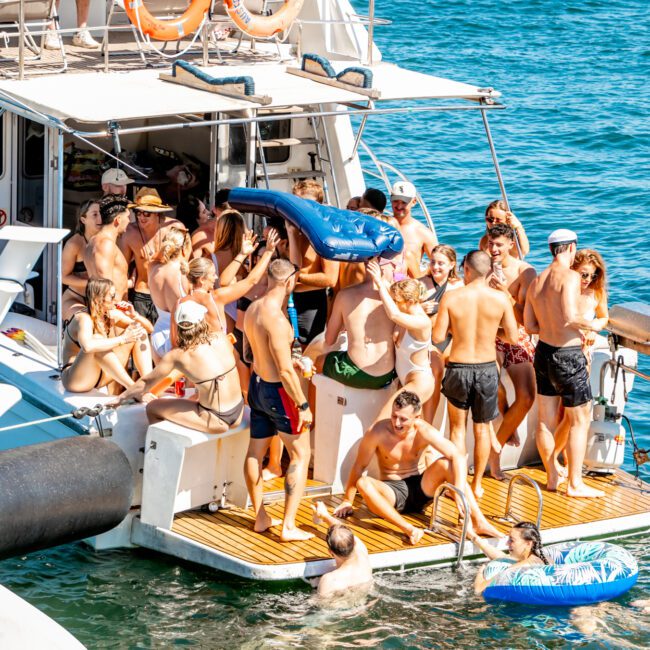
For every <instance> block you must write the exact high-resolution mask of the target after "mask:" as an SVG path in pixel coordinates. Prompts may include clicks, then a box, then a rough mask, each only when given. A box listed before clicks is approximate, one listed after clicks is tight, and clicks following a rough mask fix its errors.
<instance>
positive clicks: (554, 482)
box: [546, 472, 566, 492]
mask: <svg viewBox="0 0 650 650" xmlns="http://www.w3.org/2000/svg"><path fill="white" fill-rule="evenodd" d="M564 482H566V477H565V476H561V475H560V474H558V473H557V472H553V473H550V472H549V473H547V475H546V489H547V490H548V491H549V492H557V489H558V488H559V487H560V485H562V483H564Z"/></svg>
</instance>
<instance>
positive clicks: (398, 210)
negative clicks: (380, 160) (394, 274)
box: [390, 181, 438, 278]
mask: <svg viewBox="0 0 650 650" xmlns="http://www.w3.org/2000/svg"><path fill="white" fill-rule="evenodd" d="M416 196H417V192H416V191H415V186H414V185H413V183H409V182H408V181H397V183H395V184H394V185H393V187H392V189H391V193H390V202H391V205H392V207H393V216H394V217H395V218H396V219H397V221H398V223H399V229H400V232H401V233H402V237H403V238H404V253H405V255H406V261H407V264H408V269H409V273H410V275H411V276H412V277H414V278H418V277H420V276H421V275H422V274H421V273H420V262H421V261H422V255H423V253H424V252H426V254H427V255H428V256H429V258H431V254H432V250H433V247H434V246H435V245H436V244H437V243H438V241H437V239H436V236H435V235H434V234H433V233H432V232H431V230H429V229H428V228H427V227H426V226H425V225H423V224H421V223H420V222H419V221H418V220H417V219H414V218H413V217H412V216H411V209H412V208H413V206H414V205H415V203H416Z"/></svg>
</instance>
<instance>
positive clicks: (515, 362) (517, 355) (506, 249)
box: [487, 223, 537, 480]
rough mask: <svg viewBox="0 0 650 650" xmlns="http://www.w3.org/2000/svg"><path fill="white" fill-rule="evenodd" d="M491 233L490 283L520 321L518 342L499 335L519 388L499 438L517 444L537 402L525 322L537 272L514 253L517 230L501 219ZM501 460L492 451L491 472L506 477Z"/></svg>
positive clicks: (532, 353)
mask: <svg viewBox="0 0 650 650" xmlns="http://www.w3.org/2000/svg"><path fill="white" fill-rule="evenodd" d="M487 236H488V252H489V254H490V256H491V257H492V273H491V274H490V276H489V283H490V286H491V287H492V288H493V289H500V290H501V291H503V292H504V294H505V295H506V296H507V297H508V298H509V299H510V301H511V302H512V306H513V309H514V312H515V318H516V319H517V324H518V325H519V341H518V342H517V344H516V345H511V344H510V343H507V342H506V341H503V340H502V339H500V338H499V337H498V336H497V340H496V345H497V353H498V355H499V357H500V358H499V363H500V365H501V366H502V367H503V368H505V370H506V372H507V373H508V375H510V378H511V379H512V384H513V386H514V388H515V401H514V402H513V403H512V404H511V405H510V406H508V407H507V409H506V411H505V413H504V414H503V421H502V422H501V426H500V427H499V431H498V432H497V440H498V441H499V444H500V445H501V446H502V447H503V445H505V444H506V442H508V440H510V439H511V438H512V441H513V443H514V444H517V445H518V444H519V438H518V436H517V427H518V426H519V425H520V424H521V422H522V420H523V419H524V417H525V416H526V413H528V411H530V409H531V407H532V406H533V404H534V403H535V371H534V370H533V359H534V358H535V346H534V345H533V342H532V341H531V340H530V337H529V336H528V334H526V330H525V329H524V327H523V323H524V305H525V304H526V292H527V291H528V287H529V286H530V283H531V282H532V281H533V280H534V279H535V277H536V276H537V273H536V272H535V269H534V268H533V267H532V266H531V265H530V264H528V263H527V262H524V261H522V260H520V259H518V258H516V257H513V252H514V246H515V233H514V230H513V229H512V228H511V227H510V226H508V225H506V224H504V223H498V224H496V225H495V226H492V227H491V228H489V229H488V235H487ZM497 265H500V266H501V271H500V272H499V267H498V266H497ZM495 267H496V268H495ZM499 460H500V456H499V454H497V453H496V452H495V451H492V452H491V454H490V474H491V475H492V476H493V477H494V478H495V479H497V480H502V479H503V478H505V477H504V475H503V474H502V473H501V467H500V462H499Z"/></svg>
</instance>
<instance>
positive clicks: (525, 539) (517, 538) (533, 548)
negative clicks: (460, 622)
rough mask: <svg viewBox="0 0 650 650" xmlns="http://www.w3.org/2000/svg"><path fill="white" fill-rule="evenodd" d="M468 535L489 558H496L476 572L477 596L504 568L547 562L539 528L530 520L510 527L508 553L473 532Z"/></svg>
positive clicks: (545, 563)
mask: <svg viewBox="0 0 650 650" xmlns="http://www.w3.org/2000/svg"><path fill="white" fill-rule="evenodd" d="M469 537H470V539H471V540H472V541H473V542H474V544H476V546H478V547H479V548H480V549H481V550H482V551H483V553H485V555H487V556H488V557H489V558H490V560H496V562H494V563H493V562H488V564H486V565H485V566H484V567H482V568H481V570H480V571H479V572H478V574H477V576H476V579H475V580H474V591H475V593H476V595H477V596H478V595H481V594H482V593H483V592H484V591H485V590H486V588H487V587H488V586H489V585H490V583H491V582H493V581H494V580H495V579H496V577H497V576H498V575H499V574H500V573H501V571H503V570H505V569H510V568H515V567H523V566H534V565H540V564H541V565H548V564H549V561H548V559H547V557H546V555H545V554H544V550H543V549H542V536H541V535H540V533H539V529H538V528H537V526H535V524H533V523H531V522H530V521H520V522H519V523H518V524H515V525H514V526H513V527H512V528H511V529H510V534H509V535H508V540H507V541H506V546H507V547H508V551H509V555H508V554H506V553H504V552H503V551H499V550H498V549H496V548H494V546H491V545H490V544H488V543H487V542H485V541H484V540H483V539H481V538H480V537H479V536H478V535H476V534H475V533H474V534H469ZM499 569H500V570H499Z"/></svg>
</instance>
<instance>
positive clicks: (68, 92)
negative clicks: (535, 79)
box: [0, 61, 499, 123]
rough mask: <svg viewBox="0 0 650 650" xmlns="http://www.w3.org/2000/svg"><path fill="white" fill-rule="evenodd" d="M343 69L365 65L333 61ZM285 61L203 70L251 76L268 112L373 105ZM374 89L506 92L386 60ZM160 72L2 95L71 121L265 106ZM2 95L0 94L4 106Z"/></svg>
mask: <svg viewBox="0 0 650 650" xmlns="http://www.w3.org/2000/svg"><path fill="white" fill-rule="evenodd" d="M331 63H332V65H333V67H334V68H335V70H337V71H341V70H342V69H343V68H345V67H349V66H354V65H360V64H355V63H354V62H351V61H332V62H331ZM287 67H296V64H293V65H291V64H290V65H289V66H287V65H286V64H280V63H264V64H256V65H242V66H208V67H199V69H200V70H202V71H204V72H206V73H207V74H209V75H211V76H214V77H226V76H227V77H237V76H244V75H247V76H251V77H252V78H253V79H254V80H255V94H256V95H268V96H270V97H271V100H272V101H271V103H270V104H269V105H268V106H264V108H276V107H278V108H279V107H285V106H308V105H312V106H313V105H317V104H337V103H344V102H361V103H364V104H365V103H366V102H367V101H368V97H367V96H366V95H363V94H361V93H357V92H353V91H351V90H348V89H347V88H339V87H335V86H330V85H327V84H324V83H319V82H317V81H313V80H312V79H306V78H303V77H299V76H296V75H293V74H290V73H288V72H287V71H286V70H287ZM371 69H372V72H373V83H372V86H373V88H375V89H377V90H378V91H379V92H380V94H381V96H380V98H379V100H376V101H385V100H409V99H414V100H422V99H469V100H479V99H481V98H485V97H492V98H494V97H498V96H499V93H497V92H495V91H492V90H490V89H485V88H479V87H477V86H472V85H470V84H466V83H460V82H457V81H452V80H450V79H443V78H441V77H434V76H431V75H427V74H423V73H421V72H415V71H412V70H407V69H405V68H401V67H399V66H397V65H394V64H391V63H385V62H381V63H378V64H376V65H374V66H372V68H371ZM159 73H160V70H138V71H133V72H121V73H118V72H115V73H108V74H106V73H102V72H89V73H82V74H65V75H54V74H53V75H43V76H40V77H35V78H31V79H26V80H22V81H19V80H15V79H7V80H2V81H0V91H2V93H3V94H8V95H10V96H11V97H13V98H14V99H16V100H18V102H21V103H23V104H25V105H27V106H29V107H30V108H31V109H35V110H37V111H39V112H41V113H44V114H45V115H47V116H48V117H55V118H58V119H60V120H63V121H64V122H68V121H74V122H83V123H98V122H108V121H118V122H124V121H128V120H136V119H142V118H151V117H164V116H170V115H189V114H193V113H212V112H215V113H216V112H222V113H229V112H232V111H241V110H244V109H250V108H258V107H259V104H255V103H252V102H249V101H245V100H240V99H234V98H231V97H226V96H224V95H220V94H216V93H211V92H206V91H203V90H197V89H194V88H189V87H185V86H181V85H178V84H173V83H169V82H166V81H162V80H161V79H159V77H158V75H159ZM1 99H2V97H0V101H1Z"/></svg>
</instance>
